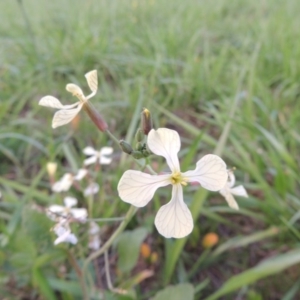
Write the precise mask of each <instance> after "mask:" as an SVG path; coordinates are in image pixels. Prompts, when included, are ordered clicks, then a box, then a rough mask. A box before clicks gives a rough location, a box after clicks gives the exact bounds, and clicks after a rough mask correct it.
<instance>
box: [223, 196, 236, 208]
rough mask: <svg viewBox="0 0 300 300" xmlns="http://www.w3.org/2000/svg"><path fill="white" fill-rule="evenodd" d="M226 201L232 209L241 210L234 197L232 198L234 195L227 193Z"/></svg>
mask: <svg viewBox="0 0 300 300" xmlns="http://www.w3.org/2000/svg"><path fill="white" fill-rule="evenodd" d="M225 200H226V201H227V203H228V205H229V207H231V208H233V209H235V210H238V209H239V206H238V204H237V202H236V201H235V199H234V197H233V196H232V194H230V193H227V194H226V195H225Z"/></svg>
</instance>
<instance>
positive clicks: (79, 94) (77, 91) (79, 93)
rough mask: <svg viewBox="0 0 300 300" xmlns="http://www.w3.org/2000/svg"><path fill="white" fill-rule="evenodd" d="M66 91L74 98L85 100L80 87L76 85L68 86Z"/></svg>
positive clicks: (70, 84)
mask: <svg viewBox="0 0 300 300" xmlns="http://www.w3.org/2000/svg"><path fill="white" fill-rule="evenodd" d="M66 90H67V91H68V92H70V93H72V95H73V96H76V97H77V98H78V99H80V100H83V99H85V97H84V94H83V92H82V90H81V88H80V87H79V86H78V85H76V84H74V83H69V84H67V86H66Z"/></svg>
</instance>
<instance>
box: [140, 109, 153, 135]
mask: <svg viewBox="0 0 300 300" xmlns="http://www.w3.org/2000/svg"><path fill="white" fill-rule="evenodd" d="M152 128H153V126H152V118H151V113H150V111H149V110H148V109H147V108H144V110H143V111H142V131H143V133H144V134H145V135H148V133H149V131H150V130H151V129H152Z"/></svg>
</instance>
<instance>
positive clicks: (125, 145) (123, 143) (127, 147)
mask: <svg viewBox="0 0 300 300" xmlns="http://www.w3.org/2000/svg"><path fill="white" fill-rule="evenodd" d="M119 144H120V147H121V149H122V151H123V152H125V153H127V154H131V153H132V152H133V149H132V147H131V145H130V144H128V143H127V142H126V141H124V140H121V141H119Z"/></svg>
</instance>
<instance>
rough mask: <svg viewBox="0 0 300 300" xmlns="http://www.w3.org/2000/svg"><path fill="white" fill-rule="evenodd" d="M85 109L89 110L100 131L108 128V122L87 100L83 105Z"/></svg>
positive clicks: (88, 112)
mask: <svg viewBox="0 0 300 300" xmlns="http://www.w3.org/2000/svg"><path fill="white" fill-rule="evenodd" d="M83 109H84V110H85V111H86V112H87V114H88V115H89V117H90V118H91V120H92V121H93V122H94V124H95V125H96V126H97V127H98V129H99V130H100V131H102V132H105V131H106V130H107V128H108V126H107V123H106V122H105V121H104V119H103V118H102V116H101V115H100V114H99V113H98V112H97V111H96V109H95V108H94V107H93V106H91V105H90V104H89V103H88V102H85V104H84V105H83Z"/></svg>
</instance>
